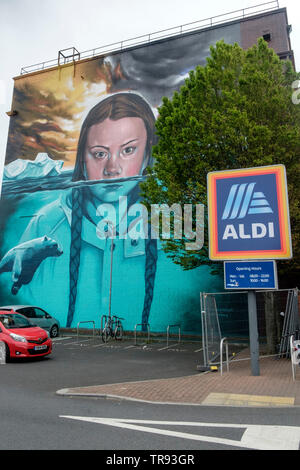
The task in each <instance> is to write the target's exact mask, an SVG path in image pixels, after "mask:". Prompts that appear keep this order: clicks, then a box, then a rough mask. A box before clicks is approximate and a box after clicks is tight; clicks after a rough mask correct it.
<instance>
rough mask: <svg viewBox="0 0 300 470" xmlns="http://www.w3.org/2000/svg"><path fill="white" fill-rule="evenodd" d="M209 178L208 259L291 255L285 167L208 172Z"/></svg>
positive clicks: (264, 257) (275, 166)
mask: <svg viewBox="0 0 300 470" xmlns="http://www.w3.org/2000/svg"><path fill="white" fill-rule="evenodd" d="M207 178H208V212H209V252H210V259H212V260H237V259H289V258H291V257H292V249H291V239H290V238H291V237H290V224H289V211H288V197H287V186H286V175H285V167H284V166H283V165H273V166H267V167H258V168H248V169H239V170H228V171H218V172H212V173H209V174H208V176H207Z"/></svg>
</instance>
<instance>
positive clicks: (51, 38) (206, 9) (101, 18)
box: [0, 0, 300, 181]
mask: <svg viewBox="0 0 300 470" xmlns="http://www.w3.org/2000/svg"><path fill="white" fill-rule="evenodd" d="M263 3H264V2H263V0H261V1H259V0H227V1H226V2H224V0H212V1H211V2H208V1H207V0H184V1H182V0H151V1H149V0H127V1H124V0H109V1H104V0H83V1H82V0H0V181H1V178H2V170H3V164H4V158H5V151H6V143H7V134H8V125H9V119H10V118H9V117H8V116H7V115H6V111H9V110H10V109H11V101H12V94H13V85H14V81H13V77H16V76H18V75H20V70H21V68H22V67H26V66H29V65H32V64H37V63H40V62H44V61H47V60H52V59H56V58H57V56H58V51H59V50H62V49H66V48H69V47H73V46H74V47H76V49H77V50H78V51H79V52H83V51H88V50H91V49H94V48H97V47H101V46H104V45H106V44H112V43H116V42H120V41H124V40H126V39H130V38H134V37H137V36H141V35H146V34H149V33H154V32H156V31H160V30H164V29H167V28H172V27H175V26H179V25H184V24H187V23H192V22H195V21H198V20H202V19H205V18H210V17H212V16H217V15H222V14H226V13H229V12H233V11H236V10H241V9H242V8H249V7H254V6H256V5H261V4H263ZM274 4H275V2H274ZM265 6H266V7H268V6H270V5H265ZM279 6H280V8H283V7H286V8H287V14H288V22H289V24H291V25H292V33H291V42H292V49H293V50H294V54H295V62H296V68H297V71H299V70H300V2H299V0H279ZM262 8H263V7H262V6H260V7H259V8H258V9H262Z"/></svg>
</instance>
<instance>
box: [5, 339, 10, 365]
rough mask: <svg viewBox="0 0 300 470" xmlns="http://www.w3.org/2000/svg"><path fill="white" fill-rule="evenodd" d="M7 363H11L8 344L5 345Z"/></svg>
mask: <svg viewBox="0 0 300 470" xmlns="http://www.w3.org/2000/svg"><path fill="white" fill-rule="evenodd" d="M5 361H6V362H9V361H10V350H9V347H8V346H7V344H6V343H5Z"/></svg>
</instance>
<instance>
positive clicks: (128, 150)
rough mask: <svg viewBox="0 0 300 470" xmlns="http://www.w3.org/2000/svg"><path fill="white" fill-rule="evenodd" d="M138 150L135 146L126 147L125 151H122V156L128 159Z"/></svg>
mask: <svg viewBox="0 0 300 470" xmlns="http://www.w3.org/2000/svg"><path fill="white" fill-rule="evenodd" d="M135 150H136V147H133V146H130V147H125V148H124V149H123V150H122V154H123V155H124V156H125V157H127V156H129V155H132V154H133V153H134V152H135Z"/></svg>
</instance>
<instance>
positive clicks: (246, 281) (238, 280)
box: [224, 261, 278, 290]
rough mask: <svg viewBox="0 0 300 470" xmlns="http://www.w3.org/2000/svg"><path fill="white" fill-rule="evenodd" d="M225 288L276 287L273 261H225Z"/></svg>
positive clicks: (255, 288) (275, 272)
mask: <svg viewBox="0 0 300 470" xmlns="http://www.w3.org/2000/svg"><path fill="white" fill-rule="evenodd" d="M224 282H225V289H254V290H257V289H277V288H278V287H277V270H276V263H275V261H225V262H224Z"/></svg>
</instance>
